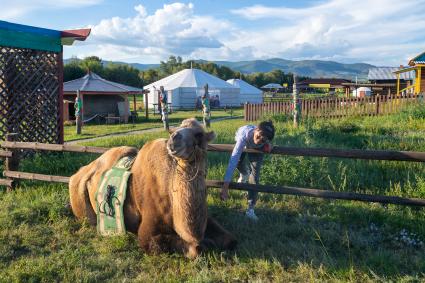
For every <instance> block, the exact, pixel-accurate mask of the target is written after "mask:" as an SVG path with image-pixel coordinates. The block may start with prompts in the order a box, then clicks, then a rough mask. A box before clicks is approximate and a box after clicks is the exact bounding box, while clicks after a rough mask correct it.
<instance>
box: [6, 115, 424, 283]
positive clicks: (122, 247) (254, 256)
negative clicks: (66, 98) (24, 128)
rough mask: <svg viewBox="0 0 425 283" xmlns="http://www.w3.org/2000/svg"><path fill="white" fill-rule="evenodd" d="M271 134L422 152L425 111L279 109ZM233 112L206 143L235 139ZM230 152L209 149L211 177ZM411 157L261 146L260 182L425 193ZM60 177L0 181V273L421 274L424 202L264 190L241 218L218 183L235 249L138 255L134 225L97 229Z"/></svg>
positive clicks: (67, 167) (257, 277) (64, 170)
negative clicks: (253, 211)
mask: <svg viewBox="0 0 425 283" xmlns="http://www.w3.org/2000/svg"><path fill="white" fill-rule="evenodd" d="M272 118H273V119H274V120H275V122H276V125H277V129H278V134H277V138H276V144H279V145H287V146H303V147H304V146H305V147H319V146H320V147H332V148H359V149H396V150H416V151H425V142H424V141H425V110H422V109H420V108H411V109H408V110H406V111H403V112H402V113H399V114H396V115H392V116H386V117H370V118H367V117H366V118H350V119H343V120H316V121H315V120H309V121H303V123H302V126H301V127H299V128H297V129H294V128H293V127H292V126H291V124H290V123H289V122H287V121H286V119H285V118H284V117H272ZM243 124H244V122H243V121H242V120H231V121H222V122H217V123H214V124H213V129H214V130H215V131H216V133H217V139H216V141H215V142H216V143H233V135H234V132H235V130H236V129H237V127H239V126H241V125H243ZM166 136H167V134H166V133H163V132H158V133H147V134H144V135H139V136H128V137H116V138H105V139H102V140H99V141H96V142H92V143H85V144H90V145H96V146H107V147H112V146H118V145H133V146H137V147H141V146H142V145H143V144H144V143H145V142H146V141H148V140H151V139H154V138H157V137H166ZM94 158H96V155H80V154H73V153H65V154H60V153H55V154H49V155H36V156H35V157H34V158H31V160H25V161H24V162H23V163H22V164H21V168H20V169H23V170H24V171H28V172H38V173H49V174H55V175H71V174H72V173H73V172H75V171H76V170H77V169H78V168H79V167H80V166H81V165H82V164H86V163H88V162H89V161H90V160H93V159H94ZM228 158H229V155H228V154H223V153H209V156H208V161H209V172H208V179H221V178H222V177H223V175H224V171H225V169H226V164H227V161H228ZM424 177H425V166H424V165H422V164H420V163H407V162H389V161H361V160H344V159H337V158H305V157H284V156H267V157H266V160H265V164H264V168H263V172H262V176H261V183H263V184H275V185H279V184H280V185H296V186H300V187H311V188H319V189H328V190H335V191H356V192H366V193H379V194H385V195H398V196H411V197H422V198H425V179H424ZM67 203H68V192H67V187H66V186H65V185H57V184H46V183H38V182H22V183H21V185H20V186H19V188H18V189H17V190H16V191H14V192H12V193H4V192H0V270H1V271H2V272H0V282H28V281H31V282H52V281H61V282H64V281H65V282H69V281H77V282H98V281H112V282H117V281H119V282H122V281H126V282H127V281H129V282H130V281H136V282H150V281H167V282H178V281H192V282H217V281H219V282H222V281H232V282H233V281H255V282H269V281H278V282H287V281H292V282H306V281H308V282H311V281H331V282H340V281H346V282H367V281H370V282H376V281H378V282H382V281H393V282H394V281H397V282H420V281H424V280H425V247H424V241H425V225H424V222H425V211H424V210H423V209H417V208H409V207H401V206H396V205H385V206H384V205H380V204H368V203H359V202H350V201H330V200H322V199H314V198H303V197H294V196H277V195H267V194H262V195H261V196H260V201H259V203H258V209H257V212H258V215H259V217H260V220H259V222H257V223H251V222H249V221H247V220H246V219H245V218H244V216H243V212H244V210H245V208H246V200H245V194H244V193H242V192H231V197H230V199H229V200H228V201H226V202H222V201H220V200H219V198H218V190H211V191H210V194H209V197H208V204H209V212H210V214H212V215H213V216H215V217H216V218H217V219H218V220H219V221H220V222H221V223H222V224H223V225H224V226H225V227H226V228H228V229H229V230H230V231H232V232H233V233H234V234H235V235H236V236H237V238H238V240H239V245H238V248H237V250H236V251H235V252H231V253H221V252H217V251H213V252H210V253H207V254H205V255H203V256H201V257H200V258H198V259H196V260H194V261H188V260H187V259H185V258H183V257H182V256H178V255H161V256H147V255H145V254H143V252H142V251H141V250H140V249H139V248H138V246H137V242H136V240H135V237H134V236H133V235H130V234H129V235H126V236H122V237H112V238H102V237H100V236H98V235H97V234H96V230H95V228H93V227H90V226H88V225H87V223H85V222H79V221H76V220H75V219H74V217H73V216H72V214H71V213H70V211H69V210H68V209H67V208H66V204H67Z"/></svg>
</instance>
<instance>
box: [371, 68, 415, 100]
mask: <svg viewBox="0 0 425 283" xmlns="http://www.w3.org/2000/svg"><path fill="white" fill-rule="evenodd" d="M401 69H403V67H377V68H370V69H369V73H368V76H367V78H368V80H369V82H370V83H371V85H370V86H368V87H370V88H371V89H372V92H373V94H374V95H378V94H380V95H383V94H391V93H396V91H397V75H396V74H395V73H394V72H397V71H399V70H401ZM413 78H414V73H413V72H405V73H403V74H401V75H400V86H401V87H402V88H406V87H407V86H409V85H411V83H412V81H413Z"/></svg>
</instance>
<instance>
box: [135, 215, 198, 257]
mask: <svg viewBox="0 0 425 283" xmlns="http://www.w3.org/2000/svg"><path fill="white" fill-rule="evenodd" d="M148 222H149V220H148V219H143V221H142V224H141V225H140V226H139V230H138V233H137V237H138V240H139V245H140V247H141V248H142V249H143V250H144V251H146V252H147V253H149V254H159V253H174V252H177V253H181V254H184V255H185V256H186V257H188V258H195V257H197V256H198V255H199V254H200V253H201V251H202V248H201V246H200V245H196V244H190V243H187V242H186V241H184V240H183V239H182V238H180V236H179V235H177V234H176V233H175V232H174V231H170V232H168V233H161V232H159V231H155V230H153V229H152V227H158V226H156V225H152V224H151V223H148Z"/></svg>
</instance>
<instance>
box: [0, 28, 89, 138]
mask: <svg viewBox="0 0 425 283" xmlns="http://www.w3.org/2000/svg"><path fill="white" fill-rule="evenodd" d="M89 33H90V29H80V30H65V31H58V30H51V29H44V28H38V27H33V26H26V25H20V24H14V23H9V22H5V21H0V140H4V139H5V136H6V134H7V133H17V134H18V136H17V139H18V140H19V141H28V142H42V143H63V121H62V112H63V110H62V107H63V102H62V101H63V61H62V60H63V56H62V54H63V53H62V52H63V45H72V44H73V42H74V41H75V40H85V39H86V38H87V36H88V35H89Z"/></svg>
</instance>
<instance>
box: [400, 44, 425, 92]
mask: <svg viewBox="0 0 425 283" xmlns="http://www.w3.org/2000/svg"><path fill="white" fill-rule="evenodd" d="M406 73H413V82H412V84H411V85H407V86H406V87H405V88H403V85H402V77H403V75H404V74H406ZM394 74H396V76H397V94H400V93H413V94H420V93H425V52H423V53H421V54H419V55H418V56H416V57H414V58H413V59H411V60H410V61H409V67H406V68H402V69H400V70H398V71H395V72H394Z"/></svg>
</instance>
